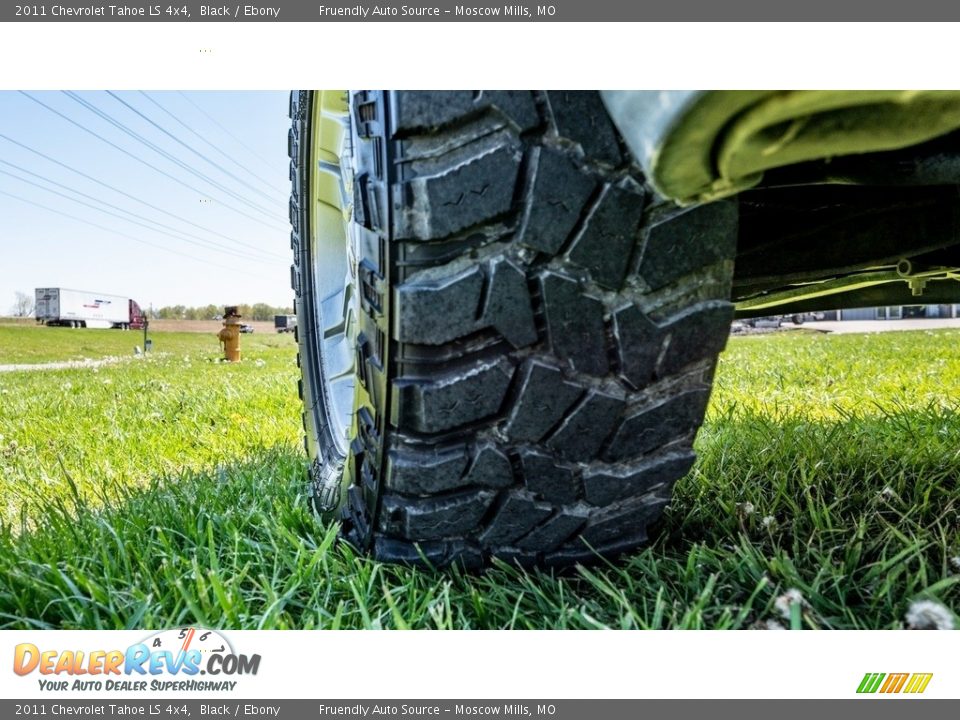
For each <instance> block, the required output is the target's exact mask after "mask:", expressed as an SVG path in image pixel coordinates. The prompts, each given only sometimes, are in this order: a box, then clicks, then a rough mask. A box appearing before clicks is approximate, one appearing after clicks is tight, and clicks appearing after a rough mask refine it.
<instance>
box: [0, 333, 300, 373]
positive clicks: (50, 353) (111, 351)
mask: <svg viewBox="0 0 960 720" xmlns="http://www.w3.org/2000/svg"><path fill="white" fill-rule="evenodd" d="M148 337H149V338H150V339H151V340H153V350H154V352H157V353H163V352H166V353H177V354H182V353H191V352H193V353H197V352H204V353H207V354H209V355H211V356H215V355H217V353H218V347H219V341H218V340H217V337H216V333H209V334H206V333H201V334H198V333H191V332H153V331H150V333H149V335H148ZM244 340H245V342H244V344H243V346H244V347H245V348H253V349H259V348H262V347H289V348H293V339H292V338H291V337H290V336H289V335H277V334H273V333H271V334H262V335H258V334H254V335H252V336H250V335H247V336H245V337H244ZM135 346H140V347H141V348H142V347H143V331H142V330H130V331H128V332H123V331H120V330H94V329H82V330H72V329H70V328H62V327H44V326H38V325H35V324H23V323H21V324H15V323H11V322H5V323H0V365H5V364H21V363H25V364H32V363H43V362H56V361H64V360H98V359H102V358H106V357H131V356H132V355H133V348H134V347H135Z"/></svg>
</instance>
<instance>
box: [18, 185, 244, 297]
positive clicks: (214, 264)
mask: <svg viewBox="0 0 960 720" xmlns="http://www.w3.org/2000/svg"><path fill="white" fill-rule="evenodd" d="M0 195H6V196H7V197H12V198H13V199H14V200H19V201H20V202H24V203H27V204H28V205H34V206H36V207H38V208H42V209H43V210H47V211H48V212H52V213H56V214H57V215H63V216H64V217H66V218H70V219H71V220H76V221H77V222H82V223H84V224H85V225H90V226H92V227H95V228H98V229H100V230H104V231H106V232H108V233H113V234H114V235H119V236H120V237H124V238H127V239H129V240H133V241H134V242H138V243H141V244H142V245H149V246H150V247H153V248H157V249H158V250H163V251H164V252H170V253H173V254H174V255H181V256H183V257H185V258H189V259H190V260H195V261H196V262H201V263H203V264H205V265H213V266H214V267H217V268H220V269H221V270H229V271H230V272H237V273H242V274H244V275H250V276H251V277H256V278H259V277H262V275H258V274H256V273H252V272H247V271H246V270H240V269H237V268H228V267H225V266H223V265H221V264H220V263H215V262H212V261H210V260H203V259H201V258H198V257H194V256H193V255H187V253H184V252H180V251H179V250H174V249H173V248H168V247H164V246H163V245H157V244H155V243H152V242H148V241H147V240H143V239H142V238H137V237H134V236H133V235H127V234H126V233H123V232H120V231H118V230H112V229H111V228H108V227H104V226H103V225H100V224H98V223H95V222H91V221H90V220H84V219H83V218H81V217H77V216H76V215H71V214H70V213H65V212H63V211H62V210H57V209H56V208H52V207H50V206H49V205H44V204H43V203H38V202H35V201H33V200H28V199H27V198H24V197H20V196H19V195H15V194H14V193H11V192H7V191H6V190H0Z"/></svg>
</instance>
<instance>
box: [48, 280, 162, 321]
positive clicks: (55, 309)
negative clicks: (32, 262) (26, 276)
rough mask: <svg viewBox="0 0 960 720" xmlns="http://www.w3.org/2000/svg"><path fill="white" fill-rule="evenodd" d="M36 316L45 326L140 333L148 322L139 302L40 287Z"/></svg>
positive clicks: (115, 296)
mask: <svg viewBox="0 0 960 720" xmlns="http://www.w3.org/2000/svg"><path fill="white" fill-rule="evenodd" d="M36 317H37V322H38V323H43V324H44V325H59V326H61V327H72V328H104V329H106V328H117V329H119V330H130V329H134V330H140V329H142V328H143V324H144V320H145V316H144V314H143V310H141V309H140V306H139V305H138V304H137V303H136V301H135V300H131V299H130V298H127V297H122V296H120V295H105V294H103V293H95V292H87V291H86V290H68V289H67V288H37V289H36Z"/></svg>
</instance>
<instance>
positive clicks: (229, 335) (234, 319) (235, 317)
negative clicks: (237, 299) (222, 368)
mask: <svg viewBox="0 0 960 720" xmlns="http://www.w3.org/2000/svg"><path fill="white" fill-rule="evenodd" d="M217 337H218V338H219V339H220V342H221V344H222V345H223V358H224V360H229V361H230V362H237V361H239V360H240V314H239V313H238V312H237V308H236V306H229V307H227V308H226V309H225V310H224V312H223V330H221V331H220V332H219V333H217Z"/></svg>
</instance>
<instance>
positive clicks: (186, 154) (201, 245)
mask: <svg viewBox="0 0 960 720" xmlns="http://www.w3.org/2000/svg"><path fill="white" fill-rule="evenodd" d="M28 95H29V96H28ZM28 95H25V94H22V93H19V92H7V91H3V92H0V136H2V137H0V314H5V313H6V312H7V311H8V310H9V309H10V306H12V304H13V301H14V295H15V293H16V291H18V290H21V291H24V292H28V293H30V294H31V295H32V294H33V290H34V288H36V287H67V288H75V289H79V290H92V291H95V292H101V293H109V294H115V295H127V296H130V297H133V298H134V299H136V300H137V301H138V302H139V303H140V304H141V305H142V306H144V307H149V306H150V305H151V304H153V305H154V306H155V307H160V306H163V305H176V304H183V305H206V304H208V303H214V304H217V305H223V304H229V303H240V302H250V303H253V302H266V303H270V304H272V305H290V304H291V302H292V293H291V290H290V270H289V267H290V250H289V242H290V241H289V237H290V229H289V221H288V219H287V197H288V193H289V187H290V185H289V180H288V179H287V173H288V164H287V156H286V154H287V130H288V128H289V120H288V119H287V93H280V92H184V93H178V92H146V93H139V92H116V93H113V94H110V93H107V92H102V91H95V92H70V93H69V94H68V93H60V92H29V93H28ZM31 98H33V99H31ZM37 101H39V102H37ZM40 103H42V105H41V104H40ZM44 106H46V107H44ZM91 108H92V109H91ZM96 111H99V113H100V114H97V112H96ZM57 113H59V115H58V114H57ZM138 113H139V114H138ZM71 121H73V122H71ZM78 125H79V126H78ZM118 125H121V126H123V127H125V128H127V129H128V130H129V131H131V132H132V133H135V134H137V135H139V136H140V137H141V138H142V140H140V139H137V138H135V137H132V136H131V135H130V134H128V133H127V132H125V131H124V130H123V129H122V128H121V127H118ZM81 126H82V127H81ZM158 126H159V127H158ZM84 128H86V129H84ZM101 138H102V139H101ZM104 140H106V141H108V142H109V143H112V144H113V145H114V146H116V147H113V146H111V145H110V144H108V143H107V142H104ZM144 141H146V143H149V144H150V145H152V146H153V148H151V147H150V146H149V145H148V144H146V143H145V142H144ZM124 151H126V152H127V153H129V155H128V154H125V152H124ZM158 151H159V152H158ZM38 153H42V154H43V155H46V156H47V157H42V156H41V155H40V154H38ZM58 163H61V164H58ZM145 163H149V165H150V166H153V167H148V166H147V165H146V164H145ZM64 166H67V167H64ZM68 168H72V170H71V169H68ZM191 170H192V172H191ZM75 171H79V172H80V173H83V175H86V176H88V177H84V176H83V175H80V174H78V173H77V172H75ZM31 183H33V184H31ZM57 193H59V194H57ZM81 193H82V194H81ZM13 196H17V197H13ZM68 198H72V200H71V199H68ZM68 216H69V217H68ZM137 216H139V217H137Z"/></svg>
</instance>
